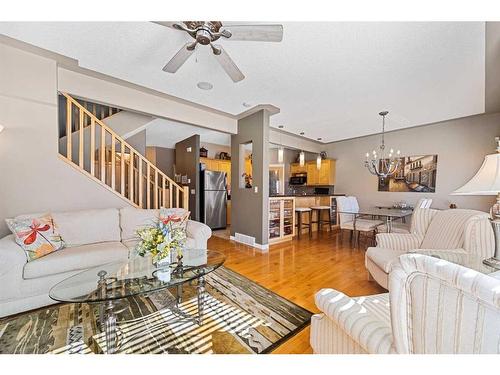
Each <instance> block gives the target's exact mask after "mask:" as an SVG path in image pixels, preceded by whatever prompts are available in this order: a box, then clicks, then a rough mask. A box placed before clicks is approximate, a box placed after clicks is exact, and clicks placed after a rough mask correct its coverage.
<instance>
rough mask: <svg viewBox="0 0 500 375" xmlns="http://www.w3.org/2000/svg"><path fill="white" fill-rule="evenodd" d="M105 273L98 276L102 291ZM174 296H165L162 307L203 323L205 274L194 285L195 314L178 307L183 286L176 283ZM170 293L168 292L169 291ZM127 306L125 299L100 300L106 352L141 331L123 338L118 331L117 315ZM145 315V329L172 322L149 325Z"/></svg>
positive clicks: (112, 350) (119, 346) (116, 348)
mask: <svg viewBox="0 0 500 375" xmlns="http://www.w3.org/2000/svg"><path fill="white" fill-rule="evenodd" d="M105 275H106V274H105V273H104V274H102V275H99V276H100V278H101V279H100V280H99V286H101V287H103V289H101V290H102V291H104V286H103V285H104V284H105V283H106V279H105ZM176 292H177V293H176V294H177V295H176V296H175V297H174V296H172V295H171V296H172V298H166V300H165V301H163V302H164V305H163V308H164V309H165V308H167V309H169V310H170V311H172V313H173V314H175V315H176V316H178V317H179V318H180V319H181V320H186V321H191V322H194V323H196V324H197V325H200V326H201V325H202V324H203V313H204V305H205V303H206V289H205V276H204V275H200V277H199V278H198V279H197V286H196V298H197V305H198V306H197V307H198V309H197V310H198V311H197V314H195V315H191V314H188V313H186V312H184V311H182V310H181V309H180V308H179V304H180V303H181V302H182V293H183V286H182V285H178V286H177V290H176ZM169 294H170V293H169ZM127 307H128V302H127V300H126V299H120V300H112V299H110V300H107V301H105V302H102V303H101V304H100V305H99V323H100V324H99V325H100V329H101V331H102V332H104V334H105V335H104V336H105V342H106V354H115V353H117V351H118V350H119V349H120V348H121V347H123V346H124V344H126V343H127V342H129V341H131V340H132V339H134V338H136V337H137V336H139V335H140V334H141V333H136V334H134V335H132V336H131V337H127V339H126V340H125V339H123V337H122V336H123V335H122V333H121V332H120V328H119V324H118V323H117V315H118V314H119V313H120V312H122V311H124V310H125V309H126V308H127ZM147 318H148V317H147V316H146V317H144V318H142V320H143V322H144V323H145V325H146V328H147V331H149V332H154V331H156V330H158V329H159V328H162V327H164V326H165V325H167V324H171V323H172V322H168V323H167V322H165V321H162V322H160V323H157V324H154V325H152V326H149V325H148V323H147Z"/></svg>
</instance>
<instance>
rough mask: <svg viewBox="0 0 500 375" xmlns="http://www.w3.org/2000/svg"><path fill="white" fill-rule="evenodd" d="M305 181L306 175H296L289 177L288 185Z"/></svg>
mask: <svg viewBox="0 0 500 375" xmlns="http://www.w3.org/2000/svg"><path fill="white" fill-rule="evenodd" d="M306 183H307V175H305V174H304V175H298V176H292V177H290V181H289V182H288V184H289V185H305V184H306Z"/></svg>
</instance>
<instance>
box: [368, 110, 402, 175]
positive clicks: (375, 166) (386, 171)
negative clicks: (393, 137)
mask: <svg viewBox="0 0 500 375" xmlns="http://www.w3.org/2000/svg"><path fill="white" fill-rule="evenodd" d="M388 114H389V112H387V111H382V112H380V113H379V115H380V116H382V141H381V143H380V146H379V150H380V151H379V153H378V154H377V151H376V150H373V152H372V155H370V153H369V152H367V153H366V160H365V167H366V168H367V169H368V171H369V172H370V173H371V174H373V175H375V176H377V177H379V178H387V177H391V176H393V175H395V174H396V172H397V171H398V169H399V167H400V165H401V152H400V151H399V150H397V151H396V155H394V149H392V148H391V150H390V151H389V155H388V156H386V154H385V152H386V151H385V116H387V115H388Z"/></svg>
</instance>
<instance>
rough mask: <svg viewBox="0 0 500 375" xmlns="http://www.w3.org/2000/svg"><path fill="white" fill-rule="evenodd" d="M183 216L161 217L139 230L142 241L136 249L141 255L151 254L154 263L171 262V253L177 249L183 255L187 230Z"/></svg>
mask: <svg viewBox="0 0 500 375" xmlns="http://www.w3.org/2000/svg"><path fill="white" fill-rule="evenodd" d="M183 221H184V219H183V218H181V217H179V216H176V215H171V216H167V217H166V218H160V219H159V220H158V221H157V222H155V223H154V225H152V226H149V227H145V228H141V229H139V230H137V232H136V233H137V236H138V237H139V239H140V241H139V243H138V244H137V246H136V251H137V253H138V254H139V255H140V256H145V255H146V254H148V253H149V254H151V256H152V258H153V262H154V263H162V262H166V263H169V260H170V258H169V256H170V254H171V253H172V252H173V251H175V252H177V256H180V255H181V251H182V248H183V247H184V245H185V243H186V230H185V227H184V226H183V225H182V222H183Z"/></svg>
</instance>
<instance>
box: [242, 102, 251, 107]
mask: <svg viewBox="0 0 500 375" xmlns="http://www.w3.org/2000/svg"><path fill="white" fill-rule="evenodd" d="M241 104H242V105H243V107H246V108H250V107H251V106H252V104H251V103H247V102H243V103H241Z"/></svg>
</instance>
